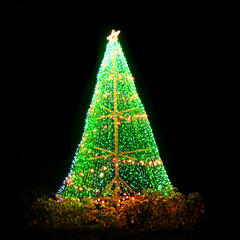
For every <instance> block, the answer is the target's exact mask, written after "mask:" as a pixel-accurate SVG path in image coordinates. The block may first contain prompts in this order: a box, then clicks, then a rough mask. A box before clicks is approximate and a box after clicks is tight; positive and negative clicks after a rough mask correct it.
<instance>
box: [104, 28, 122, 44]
mask: <svg viewBox="0 0 240 240" xmlns="http://www.w3.org/2000/svg"><path fill="white" fill-rule="evenodd" d="M119 33H120V30H119V31H117V32H115V30H112V32H111V35H109V36H108V37H107V40H109V41H110V42H116V41H117V40H118V34H119Z"/></svg>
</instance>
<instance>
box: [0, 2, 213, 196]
mask: <svg viewBox="0 0 240 240" xmlns="http://www.w3.org/2000/svg"><path fill="white" fill-rule="evenodd" d="M84 10H86V11H87V12H89V15H88V16H89V17H86V16H85V17H84V16H82V15H83V14H84ZM79 12H80V13H79ZM97 14H98V16H100V15H101V14H102V15H104V13H101V14H100V13H97ZM112 14H114V11H113V12H111V17H112ZM7 15H8V18H6V35H5V37H6V44H5V45H4V46H5V50H6V58H5V64H6V65H5V64H4V65H5V66H6V67H5V70H6V72H7V75H6V86H5V87H4V88H2V91H3V93H4V91H5V90H4V89H6V91H7V93H8V94H7V95H5V96H6V97H5V99H4V103H5V104H4V108H5V110H6V113H5V117H6V125H5V126H4V128H5V130H6V136H4V142H5V143H4V151H3V152H2V157H3V159H5V160H4V162H5V167H4V169H2V170H3V172H4V181H5V182H9V184H10V182H11V188H8V193H7V194H10V196H12V198H15V199H22V196H24V194H25V192H28V191H30V190H31V189H32V188H33V187H34V186H36V185H39V184H41V185H47V186H49V188H51V189H52V190H53V191H55V192H56V191H57V190H58V188H59V186H60V184H61V183H62V181H63V180H64V178H65V177H66V176H67V174H68V171H69V169H70V165H71V162H72V159H73V157H74V153H75V150H76V147H77V145H78V143H79V142H80V140H81V136H82V132H83V127H84V121H85V117H86V113H87V110H88V108H89V105H90V102H91V99H92V96H93V90H94V86H95V84H96V75H97V72H98V69H99V66H100V63H101V61H102V59H103V55H104V51H105V47H106V44H107V40H106V37H107V36H108V35H109V34H110V33H111V30H112V29H115V30H121V33H120V35H119V40H120V43H121V45H122V48H123V52H124V54H125V57H126V59H127V61H128V65H129V67H130V70H131V71H132V74H133V76H134V77H135V84H136V87H137V91H138V93H139V96H140V98H141V99H142V102H143V104H144V106H145V109H146V112H147V114H148V116H149V120H150V124H151V126H152V128H153V132H154V135H155V138H156V141H157V144H158V147H159V150H160V155H161V158H162V160H163V163H164V165H165V167H166V171H167V173H168V175H169V178H170V180H171V182H172V184H173V185H174V186H176V187H178V188H179V190H180V191H181V192H183V193H186V194H188V193H189V192H194V191H198V192H200V193H202V194H203V195H205V197H206V198H207V197H208V194H209V179H210V170H209V168H208V166H209V165H210V164H211V161H213V156H212V154H210V153H209V151H210V149H211V148H212V146H211V145H212V138H213V135H214V133H213V132H212V131H213V125H214V124H215V123H214V121H213V120H212V115H213V114H214V111H215V110H214V109H215V107H216V106H215V105H216V103H215V99H214V97H213V94H214V85H215V83H214V81H216V79H215V78H214V73H213V64H214V63H213V48H214V47H213V46H214V42H213V29H214V26H212V25H213V23H212V22H211V23H209V21H207V20H206V13H200V11H198V10H196V9H195V10H194V11H192V12H188V11H186V12H181V13H180V12H178V11H177V10H176V9H175V11H170V10H169V11H163V10H161V11H160V12H159V14H153V15H151V16H149V17H148V18H146V17H142V18H140V16H143V15H141V13H139V19H141V20H136V19H135V20H133V21H127V19H125V21H123V22H121V21H120V20H119V19H118V18H114V17H112V18H108V19H107V21H104V19H103V18H97V17H96V18H94V19H92V18H91V14H90V10H89V9H81V11H78V10H77V9H76V7H75V6H66V7H65V6H64V5H56V4H54V3H53V4H50V5H45V4H40V3H39V4H37V3H36V4H29V3H22V4H14V3H13V4H12V6H11V7H10V8H9V9H8V13H7ZM136 15H138V14H137V13H136ZM96 19H98V20H96ZM111 20H112V21H111ZM118 20H119V21H118Z"/></svg>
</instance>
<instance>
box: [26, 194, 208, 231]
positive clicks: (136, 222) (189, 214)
mask: <svg viewBox="0 0 240 240" xmlns="http://www.w3.org/2000/svg"><path fill="white" fill-rule="evenodd" d="M204 211H205V206H204V203H203V200H202V198H201V196H200V194H199V193H190V194H189V195H188V196H187V197H186V196H185V195H183V194H181V193H180V192H177V191H174V192H172V193H170V194H169V193H168V194H166V195H164V194H159V193H158V192H152V191H145V192H144V196H143V197H142V198H130V199H128V200H126V201H122V202H121V205H120V209H119V214H118V216H116V205H115V201H113V199H112V198H107V199H106V201H105V203H104V204H100V203H96V202H95V201H94V200H92V199H89V200H81V201H79V200H78V199H72V198H71V199H70V198H66V199H64V200H62V201H56V200H55V199H53V198H48V197H46V196H45V197H41V198H37V199H36V200H35V201H34V202H33V203H32V205H31V206H30V208H29V211H28V212H27V213H26V219H27V222H28V224H29V225H31V226H34V227H37V228H43V229H59V230H60V229H61V230H114V229H116V225H117V222H118V223H119V225H120V226H121V229H122V230H126V231H128V230H134V231H173V230H192V229H194V228H195V226H196V224H197V223H198V222H199V220H200V219H201V216H202V215H203V213H204Z"/></svg>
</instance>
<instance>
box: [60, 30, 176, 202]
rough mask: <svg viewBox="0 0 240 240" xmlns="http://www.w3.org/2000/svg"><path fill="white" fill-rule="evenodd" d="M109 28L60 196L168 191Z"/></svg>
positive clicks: (138, 101) (129, 76)
mask: <svg viewBox="0 0 240 240" xmlns="http://www.w3.org/2000/svg"><path fill="white" fill-rule="evenodd" d="M119 33H120V31H116V32H115V31H114V30H112V33H111V35H110V36H109V37H107V40H108V41H109V42H108V43H107V46H106V51H105V54H104V58H103V61H102V63H101V66H100V68H99V71H98V74H97V83H96V86H95V90H94V94H93V98H92V102H91V104H90V108H89V110H88V112H87V117H86V120H85V127H84V132H83V135H82V139H81V142H80V144H79V145H78V148H77V150H76V154H75V157H74V159H73V162H72V165H71V169H70V172H69V174H68V176H67V177H66V179H65V180H64V182H63V184H62V186H61V188H60V189H59V191H58V194H57V196H58V197H59V198H66V197H73V198H79V199H82V198H84V197H92V198H95V197H96V198H102V197H104V196H109V195H116V196H118V198H121V197H122V198H123V197H126V196H137V195H141V194H142V192H143V190H146V189H150V190H153V191H158V192H164V193H165V192H168V191H171V190H172V188H173V187H172V185H171V182H170V180H169V178H168V175H167V173H166V171H165V168H164V165H163V162H162V160H161V158H160V155H159V150H158V146H157V144H156V141H155V138H154V135H153V132H152V128H151V126H150V123H149V120H148V116H147V113H146V111H145V109H144V106H143V104H142V102H141V99H140V98H139V96H138V93H137V90H136V86H135V83H134V78H133V76H132V74H131V72H130V69H129V67H128V64H127V61H126V58H125V57H124V54H123V50H122V48H121V45H120V43H119V41H118V34H119Z"/></svg>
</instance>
